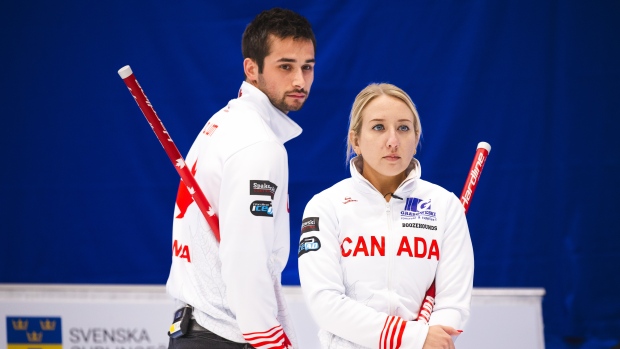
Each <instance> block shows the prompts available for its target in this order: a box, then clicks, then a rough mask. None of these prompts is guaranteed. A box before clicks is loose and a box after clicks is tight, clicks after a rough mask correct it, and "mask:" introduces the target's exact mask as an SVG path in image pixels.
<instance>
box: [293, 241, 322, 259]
mask: <svg viewBox="0 0 620 349" xmlns="http://www.w3.org/2000/svg"><path fill="white" fill-rule="evenodd" d="M320 248H321V241H320V240H319V238H317V237H316V236H309V237H307V238H303V239H301V241H300V242H299V249H298V250H297V258H299V257H301V255H303V254H304V253H308V252H311V251H318V250H319V249H320Z"/></svg>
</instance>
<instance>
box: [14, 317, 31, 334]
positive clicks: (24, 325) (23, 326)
mask: <svg viewBox="0 0 620 349" xmlns="http://www.w3.org/2000/svg"><path fill="white" fill-rule="evenodd" d="M13 329H14V330H16V331H26V330H27V329H28V320H26V321H23V320H22V319H19V320H17V321H15V320H13Z"/></svg>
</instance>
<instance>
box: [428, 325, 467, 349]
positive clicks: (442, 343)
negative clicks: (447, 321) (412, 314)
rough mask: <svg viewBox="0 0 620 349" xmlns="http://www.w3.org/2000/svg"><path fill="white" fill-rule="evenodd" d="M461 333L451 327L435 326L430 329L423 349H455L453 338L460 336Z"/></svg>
mask: <svg viewBox="0 0 620 349" xmlns="http://www.w3.org/2000/svg"><path fill="white" fill-rule="evenodd" d="M459 334H461V332H459V331H457V330H455V329H454V328H452V327H450V326H441V325H435V326H431V327H429V329H428V334H427V335H426V340H425V341H424V346H423V347H422V349H455V348H454V342H453V341H452V337H451V336H458V335H459Z"/></svg>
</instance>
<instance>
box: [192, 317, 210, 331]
mask: <svg viewBox="0 0 620 349" xmlns="http://www.w3.org/2000/svg"><path fill="white" fill-rule="evenodd" d="M189 329H190V331H192V332H211V331H209V330H207V329H206V328H204V327H202V326H200V325H199V324H198V322H196V319H191V320H190V322H189Z"/></svg>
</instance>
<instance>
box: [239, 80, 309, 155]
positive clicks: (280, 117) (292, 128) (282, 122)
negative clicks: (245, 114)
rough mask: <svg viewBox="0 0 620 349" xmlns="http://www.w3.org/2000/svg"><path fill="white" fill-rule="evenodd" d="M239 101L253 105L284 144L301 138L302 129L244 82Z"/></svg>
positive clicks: (262, 94) (256, 89)
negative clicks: (298, 137)
mask: <svg viewBox="0 0 620 349" xmlns="http://www.w3.org/2000/svg"><path fill="white" fill-rule="evenodd" d="M239 100H241V101H244V102H245V103H249V104H252V105H253V106H254V107H255V108H256V109H257V110H258V111H259V114H260V116H261V117H262V118H263V120H265V122H266V123H267V125H269V127H270V128H271V130H272V131H273V133H274V134H275V135H276V137H278V139H279V140H280V141H281V142H282V143H286V142H287V141H289V140H291V139H293V138H295V137H297V136H299V135H300V134H301V131H302V128H301V127H300V126H299V125H297V123H295V121H293V120H292V119H291V118H289V117H288V116H287V115H286V114H284V113H283V112H282V111H281V110H280V109H278V108H276V107H274V106H273V104H271V102H270V101H269V98H268V97H267V95H265V94H264V93H263V91H261V90H259V89H258V88H256V87H255V86H254V85H252V84H250V83H248V82H246V81H244V82H243V83H242V84H241V88H240V89H239Z"/></svg>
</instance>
